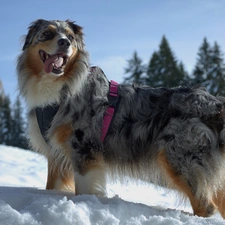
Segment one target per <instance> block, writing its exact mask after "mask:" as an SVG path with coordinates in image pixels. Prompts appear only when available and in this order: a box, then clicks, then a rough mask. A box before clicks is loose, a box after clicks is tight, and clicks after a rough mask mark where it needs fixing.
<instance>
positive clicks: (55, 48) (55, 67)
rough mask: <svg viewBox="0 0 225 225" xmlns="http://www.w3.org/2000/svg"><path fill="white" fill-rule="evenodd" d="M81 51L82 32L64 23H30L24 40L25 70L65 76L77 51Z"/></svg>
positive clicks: (71, 24)
mask: <svg viewBox="0 0 225 225" xmlns="http://www.w3.org/2000/svg"><path fill="white" fill-rule="evenodd" d="M83 49H84V43H83V33H82V28H81V27H80V26H78V25H76V24H75V23H73V22H71V21H69V20H66V21H59V20H51V21H47V20H43V19H39V20H36V21H35V22H33V23H32V24H31V25H30V27H29V31H28V34H27V35H26V37H25V43H24V46H23V51H24V52H26V56H27V59H26V62H27V63H26V67H27V69H29V70H31V71H32V73H34V74H36V75H40V74H51V75H55V76H61V75H64V73H65V71H66V70H67V71H69V70H70V69H71V66H72V64H73V62H74V60H75V58H76V56H77V53H78V51H79V50H81V51H82V50H83Z"/></svg>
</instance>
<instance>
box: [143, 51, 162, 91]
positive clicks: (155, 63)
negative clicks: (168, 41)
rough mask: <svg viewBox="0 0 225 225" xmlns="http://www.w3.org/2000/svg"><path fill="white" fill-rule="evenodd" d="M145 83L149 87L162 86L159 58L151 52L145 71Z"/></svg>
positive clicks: (156, 53)
mask: <svg viewBox="0 0 225 225" xmlns="http://www.w3.org/2000/svg"><path fill="white" fill-rule="evenodd" d="M145 83H146V84H147V85H150V86H154V87H159V86H163V80H162V76H161V73H160V57H159V54H158V52H153V54H152V58H151V59H150V62H149V66H148V69H147V76H146V78H145Z"/></svg>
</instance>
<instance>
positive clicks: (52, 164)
mask: <svg viewBox="0 0 225 225" xmlns="http://www.w3.org/2000/svg"><path fill="white" fill-rule="evenodd" d="M46 189H50V190H59V191H72V192H73V191H74V189H75V188H74V177H73V170H72V167H68V168H61V167H60V165H58V164H57V161H56V160H54V161H53V160H51V159H48V176H47V184H46Z"/></svg>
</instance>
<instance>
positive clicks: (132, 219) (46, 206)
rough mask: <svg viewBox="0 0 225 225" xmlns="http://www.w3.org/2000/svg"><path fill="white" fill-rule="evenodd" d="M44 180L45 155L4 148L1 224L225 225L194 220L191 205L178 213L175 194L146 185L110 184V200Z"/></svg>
mask: <svg viewBox="0 0 225 225" xmlns="http://www.w3.org/2000/svg"><path fill="white" fill-rule="evenodd" d="M45 179H46V162H45V160H44V159H43V158H42V157H40V156H38V155H37V154H34V153H32V152H29V151H23V150H19V149H17V148H12V147H6V146H2V145H0V185H1V186H0V225H41V224H43V225H70V224H73V225H74V224H77V225H88V224H96V225H97V224H99V225H100V224H102V225H103V224H105V225H111V224H112V225H114V224H122V225H123V224H124V225H126V224H129V225H131V224H132V225H138V224H152V225H159V224H160V225H181V224H183V225H196V224H200V225H221V224H225V222H224V221H223V219H222V218H221V217H220V216H219V214H216V215H215V216H214V217H211V218H201V217H197V216H193V215H192V214H191V208H190V206H189V205H187V206H186V207H184V208H181V207H179V209H184V210H185V212H184V211H181V210H178V209H176V206H177V205H176V197H175V195H171V194H170V193H168V192H167V191H166V190H165V189H160V190H157V189H156V188H155V187H154V186H150V185H147V184H144V183H141V182H139V185H136V184H134V183H132V182H130V183H128V184H127V185H126V186H122V185H121V184H110V183H109V184H108V187H107V188H108V196H109V198H97V197H96V196H94V195H81V196H74V195H73V194H72V193H66V192H57V191H47V190H44V185H45ZM116 194H118V195H116ZM115 196H116V197H115ZM118 196H120V197H118ZM159 205H160V206H159ZM168 208H170V209H168Z"/></svg>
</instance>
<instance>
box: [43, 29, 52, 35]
mask: <svg viewBox="0 0 225 225" xmlns="http://www.w3.org/2000/svg"><path fill="white" fill-rule="evenodd" d="M42 34H43V36H48V35H50V31H48V30H46V31H44V32H43V33H42Z"/></svg>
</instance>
